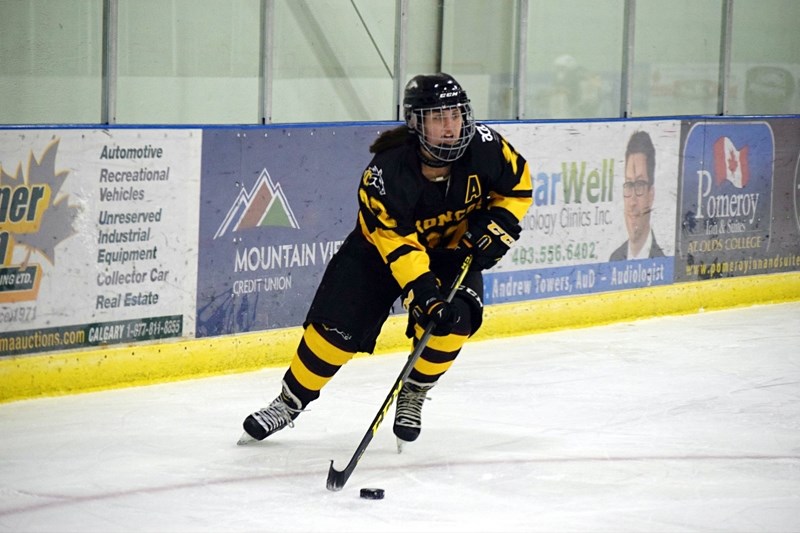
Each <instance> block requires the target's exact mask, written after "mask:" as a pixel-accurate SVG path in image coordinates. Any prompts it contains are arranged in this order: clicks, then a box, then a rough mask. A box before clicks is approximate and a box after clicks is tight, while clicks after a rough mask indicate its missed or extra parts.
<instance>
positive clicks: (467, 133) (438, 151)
mask: <svg viewBox="0 0 800 533" xmlns="http://www.w3.org/2000/svg"><path fill="white" fill-rule="evenodd" d="M452 108H458V109H459V111H460V112H461V118H462V122H461V133H460V135H459V138H458V139H457V140H456V141H455V142H454V143H452V144H450V143H442V144H433V143H432V142H430V141H429V140H428V139H427V137H426V135H425V121H424V120H423V119H424V114H425V113H426V112H430V111H434V110H446V109H452ZM403 112H404V117H405V120H406V124H407V125H408V127H409V129H411V130H412V131H415V132H416V133H417V137H418V138H419V142H420V144H421V145H422V146H423V147H424V148H425V149H426V150H427V151H428V152H430V154H431V155H432V156H433V157H434V158H435V159H436V160H438V161H440V162H442V163H445V164H446V163H450V162H452V161H455V160H456V159H458V158H459V157H461V156H462V155H464V152H465V151H466V150H467V146H469V143H470V141H471V140H472V137H473V136H474V135H475V119H474V118H473V114H472V106H471V105H470V102H469V98H468V97H467V92H466V91H465V90H464V89H463V88H462V87H461V85H460V84H459V83H458V82H457V81H456V80H455V78H453V77H452V76H451V75H449V74H445V73H443V72H441V73H438V74H428V75H419V76H414V77H413V78H411V80H410V81H409V82H408V83H407V84H406V89H405V93H404V95H403Z"/></svg>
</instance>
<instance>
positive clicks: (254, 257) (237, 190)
mask: <svg viewBox="0 0 800 533" xmlns="http://www.w3.org/2000/svg"><path fill="white" fill-rule="evenodd" d="M379 130H380V128H379V127H377V126H373V125H370V126H342V127H335V126H333V127H326V128H315V127H296V128H291V127H290V128H283V129H269V130H248V129H244V130H235V129H234V130H232V129H210V130H206V132H205V135H204V139H203V165H202V166H203V175H202V187H201V206H202V216H201V220H200V238H199V242H200V247H199V260H198V264H199V266H198V286H197V336H198V337H205V336H213V335H223V334H229V333H239V332H249V331H259V330H264V329H272V328H281V327H290V326H297V325H299V324H300V323H302V321H303V319H304V317H305V314H306V312H307V311H308V307H309V305H310V303H311V300H312V298H313V296H314V294H315V292H316V289H317V285H318V284H319V281H320V279H321V277H322V273H323V272H324V270H325V266H326V265H327V263H328V261H329V260H330V258H331V257H332V256H333V254H334V253H335V252H336V251H337V250H338V249H339V246H340V245H341V243H342V241H343V240H344V238H345V237H346V236H347V234H348V233H349V232H350V231H351V230H352V229H353V228H354V227H355V224H356V213H357V209H358V204H357V188H358V183H359V179H360V177H361V175H362V172H363V171H364V168H366V166H367V164H368V163H369V160H370V154H369V152H368V150H367V148H368V146H369V145H370V144H371V142H372V140H373V139H374V138H375V136H376V135H377V133H378V131H379Z"/></svg>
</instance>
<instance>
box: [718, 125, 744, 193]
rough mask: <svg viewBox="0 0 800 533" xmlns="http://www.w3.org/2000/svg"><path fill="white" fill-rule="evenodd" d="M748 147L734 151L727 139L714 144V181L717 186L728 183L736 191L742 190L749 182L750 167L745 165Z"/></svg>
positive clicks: (721, 138)
mask: <svg viewBox="0 0 800 533" xmlns="http://www.w3.org/2000/svg"><path fill="white" fill-rule="evenodd" d="M747 151H748V147H747V146H745V147H743V148H741V149H740V150H737V149H736V146H735V145H734V144H733V141H732V140H730V139H729V138H728V137H720V138H719V139H717V142H715V143H714V181H715V182H716V183H717V185H719V184H720V183H722V182H723V181H725V180H728V181H730V182H731V183H733V185H734V186H735V187H736V188H737V189H742V188H744V187H745V186H746V185H747V182H748V181H749V180H750V167H749V165H748V164H747Z"/></svg>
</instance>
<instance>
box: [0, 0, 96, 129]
mask: <svg viewBox="0 0 800 533" xmlns="http://www.w3.org/2000/svg"><path fill="white" fill-rule="evenodd" d="M102 12H103V5H102V0H61V1H59V2H53V1H52V0H27V1H24V2H21V1H19V0H0V123H3V124H42V123H64V122H66V123H72V122H74V123H97V122H100V102H101V87H102V83H101V76H102V24H103V16H102Z"/></svg>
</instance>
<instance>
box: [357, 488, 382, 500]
mask: <svg viewBox="0 0 800 533" xmlns="http://www.w3.org/2000/svg"><path fill="white" fill-rule="evenodd" d="M361 497H362V498H364V499H365V500H382V499H383V489H361Z"/></svg>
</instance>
